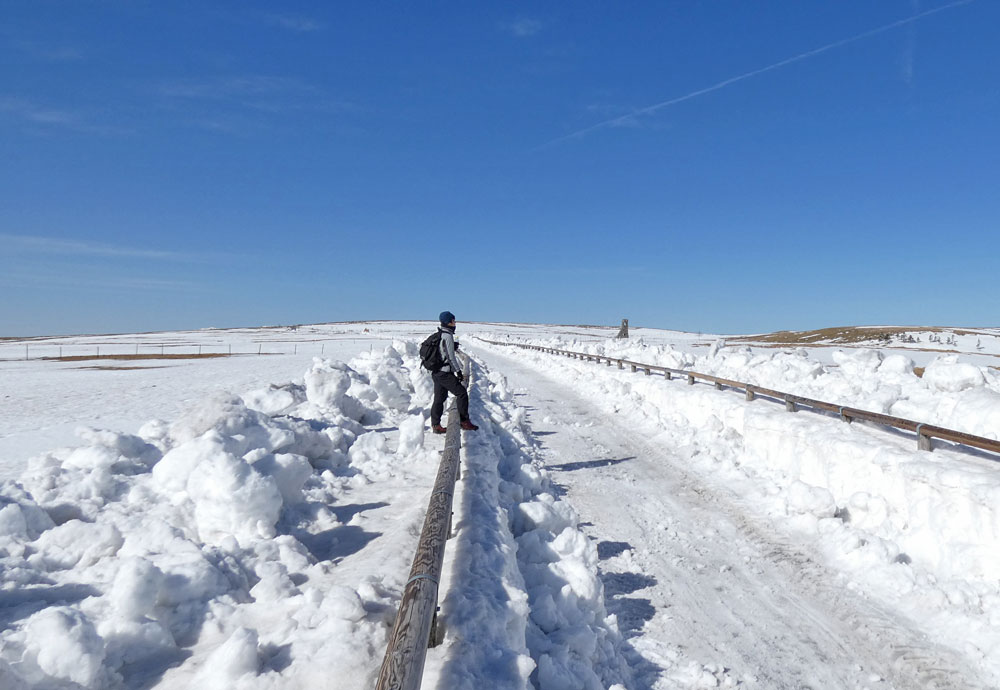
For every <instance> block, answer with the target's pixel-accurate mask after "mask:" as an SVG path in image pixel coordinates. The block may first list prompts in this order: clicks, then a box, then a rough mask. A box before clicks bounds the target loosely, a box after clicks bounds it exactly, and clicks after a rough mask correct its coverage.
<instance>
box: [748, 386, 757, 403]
mask: <svg viewBox="0 0 1000 690" xmlns="http://www.w3.org/2000/svg"><path fill="white" fill-rule="evenodd" d="M756 397H757V396H756V395H755V394H754V392H753V388H751V387H750V386H747V401H748V402H753V400H754V398H756Z"/></svg>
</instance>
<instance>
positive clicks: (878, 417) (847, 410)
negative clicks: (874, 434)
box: [483, 340, 1000, 461]
mask: <svg viewBox="0 0 1000 690" xmlns="http://www.w3.org/2000/svg"><path fill="white" fill-rule="evenodd" d="M483 342H487V343H491V344H493V345H508V346H514V347H521V348H524V349H528V350H536V351H538V352H546V353H549V354H553V355H561V356H565V357H571V358H575V359H582V360H586V361H592V362H597V363H598V364H600V363H602V362H606V363H607V366H613V365H615V364H617V365H618V368H619V369H624V368H625V367H626V366H627V367H629V368H630V370H631V371H632V372H637V371H640V370H641V371H642V372H643V373H644V374H645V375H646V376H649V375H651V374H652V372H654V371H655V372H659V373H661V374H663V376H664V377H665V378H666V379H667V380H668V381H670V380H672V379H673V377H675V376H676V377H678V378H686V379H687V383H688V385H692V386H693V385H694V384H695V382H696V381H702V382H705V383H710V384H712V385H714V386H715V387H716V388H717V389H719V390H722V389H724V388H733V389H736V390H742V391H744V392H745V393H746V399H747V400H754V399H756V398H757V396H763V397H765V398H772V399H774V400H778V401H780V402H784V403H785V409H787V410H788V411H789V412H795V411H796V410H797V409H798V408H799V407H800V406H801V407H805V408H811V409H813V410H821V411H823V412H832V413H834V414H836V415H838V416H839V417H840V418H841V419H842V420H844V421H845V422H853V421H854V420H855V419H860V420H864V421H867V422H873V423H875V424H881V425H883V426H888V427H893V428H896V429H902V430H904V431H912V432H913V433H915V434H916V435H917V448H919V449H920V450H926V451H930V450H933V449H934V447H933V444H932V443H931V439H932V438H939V439H942V440H945V441H951V442H952V443H957V444H960V445H963V446H971V447H973V448H979V449H980V450H986V451H989V452H991V453H997V454H1000V441H997V440H995V439H992V438H986V437H985V436H975V435H973V434H967V433H965V432H963V431H955V430H954V429H946V428H944V427H940V426H935V425H933V424H924V423H922V422H915V421H913V420H911V419H904V418H902V417H893V416H891V415H887V414H881V413H878V412H869V411H868V410H861V409H858V408H855V407H848V406H845V405H836V404H834V403H829V402H823V401H822V400H813V399H812V398H804V397H802V396H800V395H794V394H792V393H784V392H782V391H776V390H772V389H770V388H764V387H762V386H755V385H753V384H750V383H744V382H742V381H731V380H729V379H724V378H721V377H719V376H712V375H711V374H702V373H699V372H697V371H689V370H687V369H671V368H670V367H661V366H656V365H654V364H644V363H642V362H633V361H630V360H627V359H619V358H616V357H608V356H607V355H594V354H590V353H588V352H572V351H570V350H557V349H555V348H552V347H544V346H541V345H528V344H525V343H504V342H496V341H492V340H484V341H483ZM990 459H991V460H996V461H1000V458H990Z"/></svg>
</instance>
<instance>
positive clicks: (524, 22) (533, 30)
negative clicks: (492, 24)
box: [501, 17, 542, 38]
mask: <svg viewBox="0 0 1000 690" xmlns="http://www.w3.org/2000/svg"><path fill="white" fill-rule="evenodd" d="M501 26H502V28H503V29H504V30H505V31H507V32H508V33H509V34H511V35H512V36H516V37H517V38H529V37H531V36H535V35H536V34H538V33H539V32H540V31H541V30H542V23H541V22H540V21H538V20H537V19H528V18H526V17H522V18H520V19H517V20H515V21H512V22H507V23H505V24H502V25H501Z"/></svg>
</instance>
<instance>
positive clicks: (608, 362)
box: [608, 357, 611, 367]
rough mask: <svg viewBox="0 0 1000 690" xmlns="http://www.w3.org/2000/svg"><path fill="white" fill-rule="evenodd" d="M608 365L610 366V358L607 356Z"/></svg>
mask: <svg viewBox="0 0 1000 690" xmlns="http://www.w3.org/2000/svg"><path fill="white" fill-rule="evenodd" d="M608 366H609V367H610V366H611V358H610V357H608Z"/></svg>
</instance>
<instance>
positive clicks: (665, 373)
mask: <svg viewBox="0 0 1000 690" xmlns="http://www.w3.org/2000/svg"><path fill="white" fill-rule="evenodd" d="M663 376H664V378H666V379H667V381H669V380H670V379H671V378H673V375H672V374H671V373H670V372H669V371H665V372H663Z"/></svg>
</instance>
